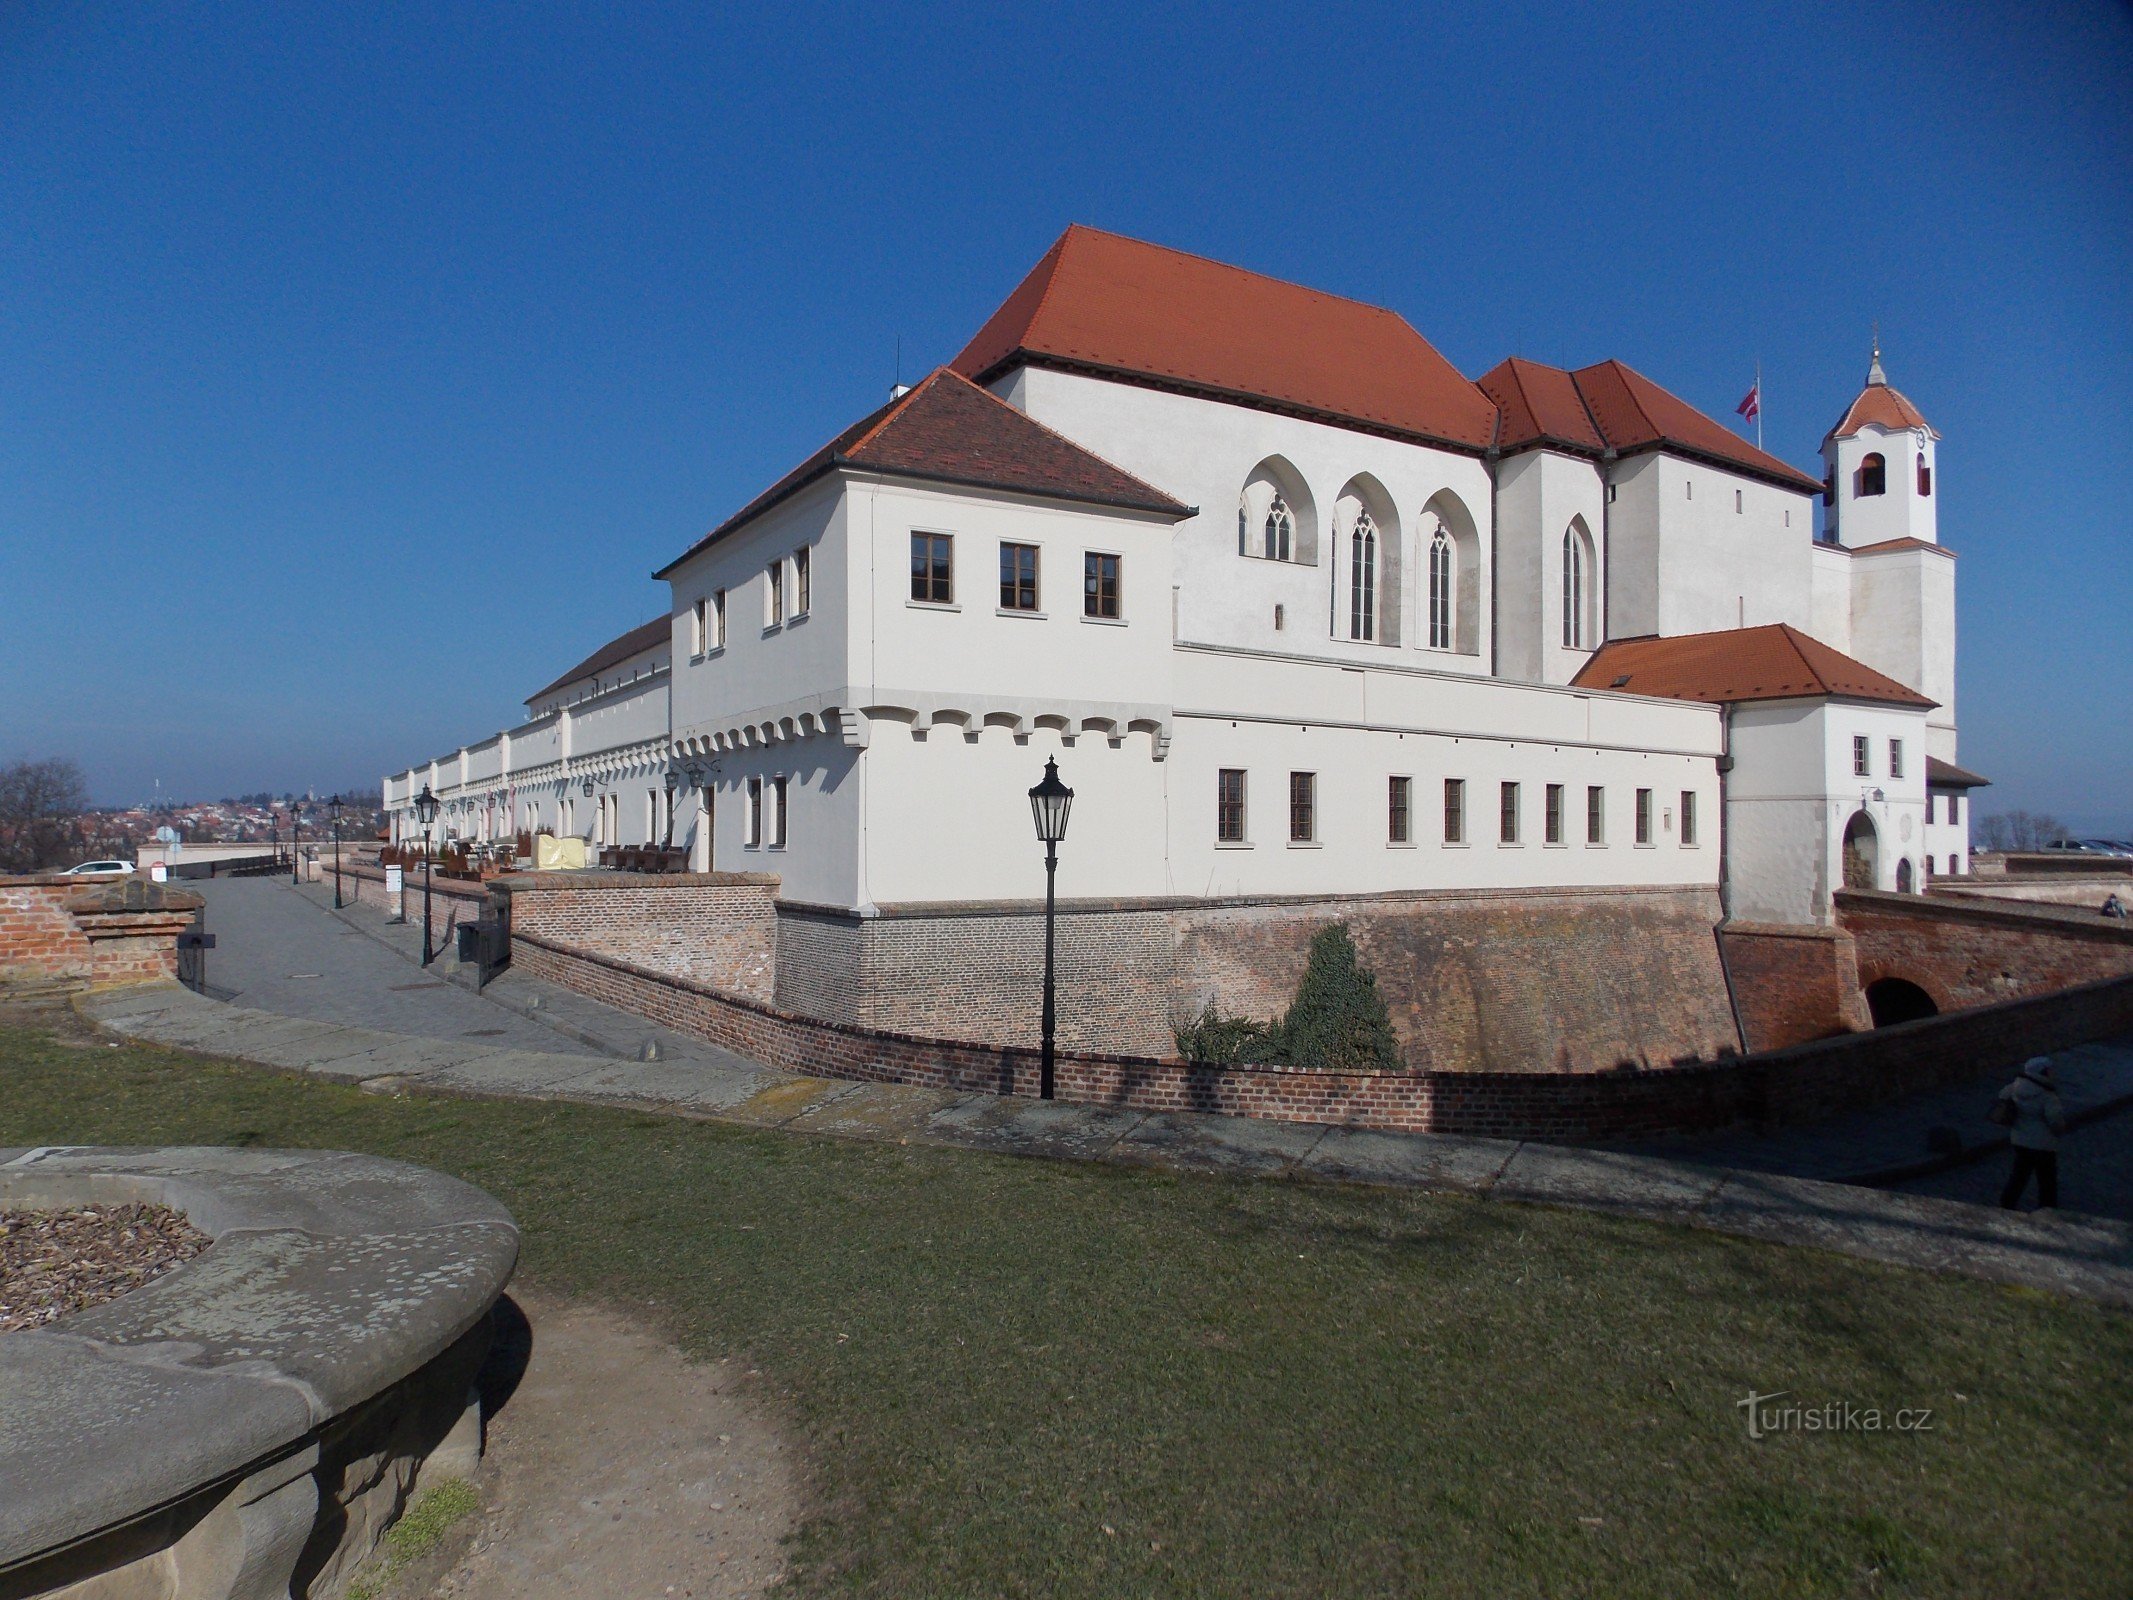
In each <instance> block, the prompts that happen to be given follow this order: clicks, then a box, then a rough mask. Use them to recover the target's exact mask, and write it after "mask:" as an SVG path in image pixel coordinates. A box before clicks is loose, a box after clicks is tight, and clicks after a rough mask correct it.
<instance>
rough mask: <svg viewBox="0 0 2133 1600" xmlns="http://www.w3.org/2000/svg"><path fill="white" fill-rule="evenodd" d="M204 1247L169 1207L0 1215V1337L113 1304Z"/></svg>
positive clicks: (205, 1243)
mask: <svg viewBox="0 0 2133 1600" xmlns="http://www.w3.org/2000/svg"><path fill="white" fill-rule="evenodd" d="M209 1243H210V1240H209V1239H208V1237H207V1235H206V1234H204V1233H202V1232H201V1231H200V1230H199V1229H198V1228H195V1227H193V1226H192V1224H190V1223H189V1222H187V1221H186V1220H185V1218H184V1217H183V1216H182V1215H181V1214H180V1213H178V1212H176V1211H173V1210H171V1209H170V1208H169V1207H168V1206H148V1205H121V1206H75V1207H71V1208H69V1209H67V1210H63V1211H43V1210H39V1211H29V1210H20V1211H6V1210H0V1333H15V1332H18V1331H20V1330H21V1329H24V1328H41V1327H43V1326H44V1325H45V1324H46V1323H48V1322H51V1321H53V1320H54V1319H55V1318H58V1317H63V1316H65V1315H67V1314H68V1313H69V1312H72V1311H85V1310H87V1309H88V1308H89V1307H90V1306H100V1305H102V1304H103V1303H104V1302H105V1301H106V1300H115V1299H117V1298H118V1297H119V1296H120V1295H122V1294H125V1293H127V1292H128V1291H129V1290H132V1289H138V1288H140V1287H141V1286H142V1285H143V1284H145V1283H152V1282H154V1281H155V1280H156V1279H157V1278H159V1277H161V1276H162V1275H163V1274H164V1273H166V1272H168V1271H169V1270H170V1269H171V1268H172V1267H175V1266H177V1265H179V1264H180V1263H182V1262H186V1261H190V1260H192V1258H193V1257H194V1256H196V1255H198V1254H199V1253H200V1252H201V1251H203V1250H205V1249H206V1248H207V1247H208V1244H209Z"/></svg>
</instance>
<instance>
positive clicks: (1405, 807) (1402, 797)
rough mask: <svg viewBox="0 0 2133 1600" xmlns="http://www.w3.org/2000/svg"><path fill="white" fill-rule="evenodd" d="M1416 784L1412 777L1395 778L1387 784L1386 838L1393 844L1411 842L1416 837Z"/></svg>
mask: <svg viewBox="0 0 2133 1600" xmlns="http://www.w3.org/2000/svg"><path fill="white" fill-rule="evenodd" d="M1414 786H1415V781H1414V779H1412V778H1393V779H1391V780H1389V781H1388V782H1387V784H1386V796H1385V838H1386V841H1387V842H1388V843H1391V844H1409V843H1412V842H1413V839H1414V806H1413V798H1414Z"/></svg>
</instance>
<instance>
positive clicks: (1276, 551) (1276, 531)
mask: <svg viewBox="0 0 2133 1600" xmlns="http://www.w3.org/2000/svg"><path fill="white" fill-rule="evenodd" d="M1264 533H1265V538H1266V547H1265V549H1264V550H1263V551H1262V552H1261V553H1262V554H1264V555H1265V557H1266V558H1267V560H1269V561H1287V560H1288V559H1289V558H1290V550H1291V547H1292V546H1293V545H1294V543H1295V540H1296V518H1295V517H1294V516H1293V515H1291V513H1290V511H1289V503H1288V501H1286V500H1284V499H1282V497H1281V496H1280V495H1278V494H1277V495H1275V496H1274V500H1273V503H1272V504H1271V505H1269V506H1268V507H1267V508H1266V527H1265V529H1264Z"/></svg>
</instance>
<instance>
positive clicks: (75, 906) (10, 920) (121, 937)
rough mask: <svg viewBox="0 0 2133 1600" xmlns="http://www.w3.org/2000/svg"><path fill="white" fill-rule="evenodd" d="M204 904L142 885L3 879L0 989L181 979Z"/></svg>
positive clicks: (0, 892) (185, 895)
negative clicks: (180, 952) (180, 943)
mask: <svg viewBox="0 0 2133 1600" xmlns="http://www.w3.org/2000/svg"><path fill="white" fill-rule="evenodd" d="M199 905H200V897H199V896H198V895H195V894H190V893H187V892H185V891H182V890H173V889H165V888H162V887H159V886H156V885H152V884H148V883H145V882H142V881H140V880H138V879H134V880H130V881H127V882H123V883H114V882H110V881H104V880H90V881H84V880H83V879H80V878H67V877H60V876H58V875H56V874H55V875H41V876H35V877H20V878H0V986H5V985H7V984H10V983H13V984H25V983H37V984H46V983H60V984H66V985H69V986H77V985H85V984H97V985H101V984H121V983H148V982H153V981H155V980H157V979H163V978H175V977H176V976H177V972H178V956H177V937H178V934H179V933H180V932H181V931H183V930H184V929H185V928H186V927H188V926H190V925H191V923H192V919H193V912H194V911H195V910H196V909H198V907H199Z"/></svg>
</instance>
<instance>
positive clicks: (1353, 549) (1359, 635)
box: [1348, 511, 1378, 639]
mask: <svg viewBox="0 0 2133 1600" xmlns="http://www.w3.org/2000/svg"><path fill="white" fill-rule="evenodd" d="M1348 549H1349V558H1348V637H1349V638H1351V639H1375V638H1376V637H1377V636H1378V628H1377V618H1378V525H1377V524H1376V523H1375V522H1374V521H1372V520H1371V517H1370V513H1369V512H1367V511H1364V512H1359V513H1357V515H1356V519H1355V526H1354V528H1353V529H1351V530H1350V532H1349V534H1348Z"/></svg>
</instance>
